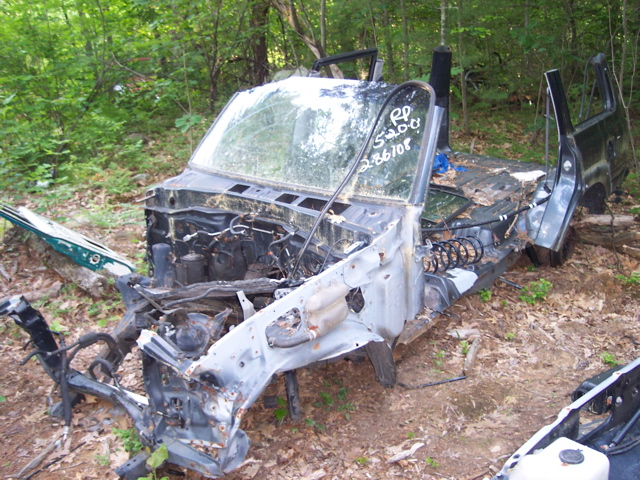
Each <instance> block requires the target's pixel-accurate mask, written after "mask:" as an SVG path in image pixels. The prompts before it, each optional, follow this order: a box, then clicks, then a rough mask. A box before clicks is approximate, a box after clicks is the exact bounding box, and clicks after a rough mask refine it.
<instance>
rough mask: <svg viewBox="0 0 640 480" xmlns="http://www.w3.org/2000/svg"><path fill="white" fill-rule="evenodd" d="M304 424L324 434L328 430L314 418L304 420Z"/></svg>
mask: <svg viewBox="0 0 640 480" xmlns="http://www.w3.org/2000/svg"><path fill="white" fill-rule="evenodd" d="M304 423H306V424H307V425H309V426H310V427H314V428H317V429H318V430H320V431H321V432H324V431H325V430H326V429H325V428H324V425H322V424H320V423H318V422H316V421H315V420H314V419H313V418H306V419H305V420H304Z"/></svg>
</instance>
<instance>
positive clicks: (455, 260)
mask: <svg viewBox="0 0 640 480" xmlns="http://www.w3.org/2000/svg"><path fill="white" fill-rule="evenodd" d="M483 255H484V245H482V242H481V241H480V239H479V238H478V237H476V236H473V235H470V236H468V237H460V238H451V239H449V240H444V241H442V242H433V243H432V244H431V259H430V261H428V262H425V271H426V272H432V273H435V272H444V271H445V270H449V269H451V268H458V267H465V266H467V265H473V264H476V263H478V262H479V261H480V260H481V259H482V257H483Z"/></svg>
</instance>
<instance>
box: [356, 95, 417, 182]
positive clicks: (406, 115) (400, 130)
mask: <svg viewBox="0 0 640 480" xmlns="http://www.w3.org/2000/svg"><path fill="white" fill-rule="evenodd" d="M389 120H391V123H392V124H393V126H390V127H388V128H387V129H386V130H384V131H383V132H381V133H379V134H378V135H376V138H375V140H374V142H373V149H374V151H375V150H379V151H377V152H376V153H374V154H373V155H372V156H371V158H370V159H369V158H363V159H362V160H361V163H362V166H361V167H360V170H359V173H364V172H366V171H367V170H369V169H370V168H373V167H375V166H379V165H383V164H384V163H386V162H388V161H389V160H391V159H392V158H395V157H397V156H400V155H403V154H404V153H405V152H407V151H409V150H410V149H411V145H410V143H411V137H409V136H407V135H406V133H407V132H409V133H411V132H413V131H415V130H417V129H419V128H420V118H411V107H410V106H408V105H405V106H404V107H402V108H394V109H393V110H392V111H391V113H390V114H389ZM380 149H382V150H380Z"/></svg>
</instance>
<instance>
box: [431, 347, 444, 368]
mask: <svg viewBox="0 0 640 480" xmlns="http://www.w3.org/2000/svg"><path fill="white" fill-rule="evenodd" d="M444 356H445V353H444V350H440V351H439V352H438V353H434V354H433V363H435V365H436V367H438V368H442V366H443V365H444Z"/></svg>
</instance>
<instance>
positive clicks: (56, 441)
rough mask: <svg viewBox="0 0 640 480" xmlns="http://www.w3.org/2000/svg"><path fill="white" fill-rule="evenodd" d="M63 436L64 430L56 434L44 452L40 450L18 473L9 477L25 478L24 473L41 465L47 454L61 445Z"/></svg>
mask: <svg viewBox="0 0 640 480" xmlns="http://www.w3.org/2000/svg"><path fill="white" fill-rule="evenodd" d="M61 438H62V432H60V433H59V434H58V435H56V436H55V437H54V438H53V440H52V441H51V443H50V444H49V445H48V446H47V448H45V449H44V450H43V451H42V452H40V453H39V454H38V455H37V456H36V457H35V458H34V459H33V460H31V461H30V462H29V463H27V464H26V465H25V466H24V467H22V470H20V471H19V472H18V473H16V474H15V475H11V476H10V477H9V478H23V475H24V474H25V473H26V472H28V471H29V470H32V469H34V468H36V467H37V466H38V465H40V462H42V460H44V459H45V457H46V456H47V455H49V454H50V453H51V452H52V451H53V449H54V448H56V447H57V446H59V445H60V439H61Z"/></svg>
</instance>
